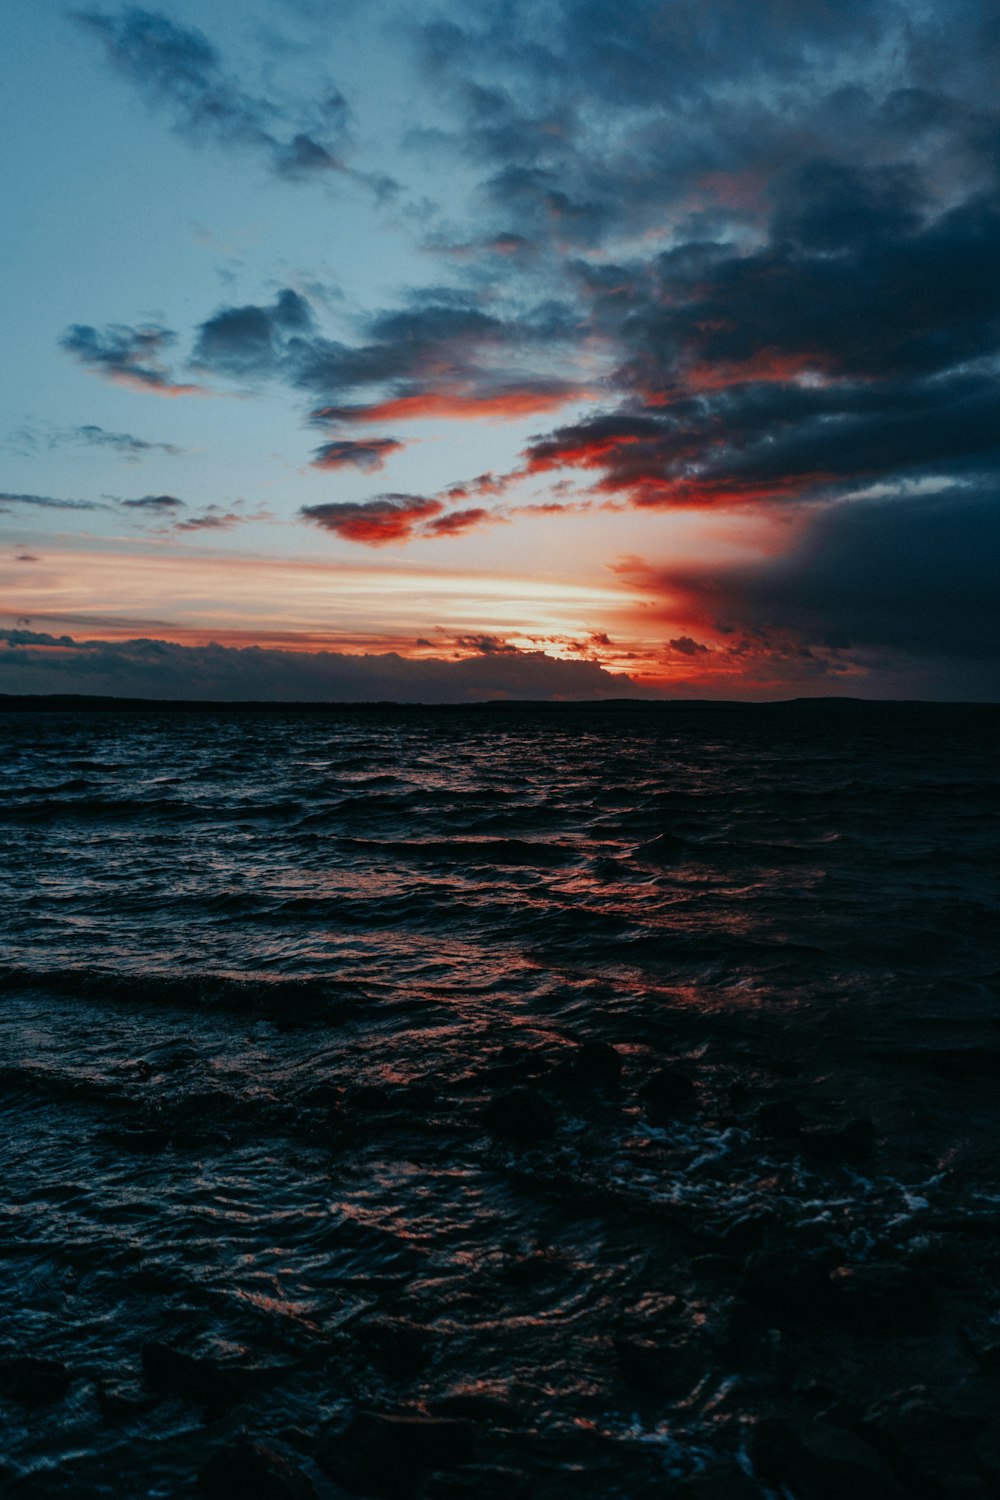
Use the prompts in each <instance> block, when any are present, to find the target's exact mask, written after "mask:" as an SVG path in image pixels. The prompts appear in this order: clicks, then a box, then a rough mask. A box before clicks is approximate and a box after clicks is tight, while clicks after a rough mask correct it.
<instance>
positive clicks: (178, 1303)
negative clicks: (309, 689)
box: [0, 702, 1000, 1500]
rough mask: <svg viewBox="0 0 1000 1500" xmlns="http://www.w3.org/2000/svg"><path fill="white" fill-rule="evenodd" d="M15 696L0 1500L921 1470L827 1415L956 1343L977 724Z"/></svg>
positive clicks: (964, 712) (902, 1475) (972, 1108)
mask: <svg viewBox="0 0 1000 1500" xmlns="http://www.w3.org/2000/svg"><path fill="white" fill-rule="evenodd" d="M17 709H18V706H17V705H12V706H11V708H10V709H9V711H7V712H0V747H2V759H0V850H2V853H0V1114H2V1126H3V1129H2V1137H0V1434H2V1436H0V1452H2V1464H3V1467H2V1469H0V1475H5V1476H6V1482H7V1484H8V1485H9V1487H10V1492H11V1493H12V1494H21V1493H24V1494H30V1495H40V1496H55V1495H66V1496H74V1497H89V1496H95V1497H96V1496H119V1495H124V1496H157V1497H174V1496H182V1495H188V1494H194V1493H196V1490H195V1482H196V1476H197V1475H198V1473H199V1472H200V1471H202V1470H203V1468H204V1466H205V1464H206V1463H208V1462H209V1461H210V1460H211V1459H212V1457H213V1455H218V1454H220V1453H222V1454H223V1455H224V1456H225V1454H227V1453H231V1452H232V1451H234V1450H232V1449H231V1445H232V1443H233V1442H234V1441H235V1440H236V1438H237V1437H238V1435H240V1434H246V1435H248V1436H249V1438H251V1439H253V1440H254V1441H257V1442H259V1443H262V1444H264V1445H266V1446H268V1447H269V1448H270V1449H271V1451H272V1458H271V1459H269V1460H267V1462H273V1463H275V1464H277V1465H278V1467H279V1468H280V1469H281V1474H282V1475H283V1476H284V1480H285V1481H287V1483H288V1484H289V1485H292V1486H293V1487H292V1488H288V1489H287V1490H281V1489H280V1488H279V1489H275V1490H274V1491H273V1493H274V1494H285V1493H287V1494H289V1495H291V1494H293V1493H301V1494H303V1495H304V1494H309V1493H313V1492H315V1493H316V1494H318V1495H320V1496H324V1497H337V1496H341V1495H343V1494H368V1493H374V1494H385V1495H394V1494H401V1495H409V1494H416V1493H419V1494H420V1495H421V1496H424V1495H426V1496H428V1497H432V1500H437V1497H445V1500H452V1497H456V1496H463V1495H472V1494H479V1495H483V1496H486V1497H487V1500H489V1497H490V1496H496V1497H498V1500H504V1497H508V1500H513V1497H515V1496H517V1495H522V1494H528V1493H529V1492H531V1491H532V1489H533V1492H534V1493H535V1494H536V1495H537V1496H539V1497H546V1496H549V1495H552V1496H562V1495H566V1496H570V1495H573V1496H580V1495H588V1496H589V1495H594V1496H607V1497H616V1496H620V1497H623V1500H624V1497H630V1500H638V1497H643V1496H646V1495H650V1496H652V1495H657V1496H659V1495H673V1494H678V1495H681V1494H683V1495H689V1494H690V1495H695V1494H697V1495H705V1496H708V1495H710V1494H711V1495H716V1494H717V1495H719V1496H722V1495H725V1496H727V1497H730V1496H731V1497H733V1500H740V1497H741V1496H743V1495H744V1494H745V1495H747V1496H753V1495H761V1496H768V1495H770V1496H783V1495H784V1496H791V1497H793V1500H802V1497H805V1500H811V1497H812V1496H813V1495H814V1494H815V1495H820V1496H823V1497H825V1496H826V1495H827V1494H828V1493H829V1494H835V1493H836V1494H846V1493H849V1492H850V1483H849V1482H848V1481H838V1483H841V1488H840V1489H839V1490H836V1489H835V1490H827V1489H824V1488H823V1487H822V1484H823V1481H822V1480H817V1478H816V1469H815V1465H814V1466H813V1469H810V1468H809V1464H808V1463H807V1462H806V1463H805V1468H803V1463H804V1462H805V1461H804V1460H803V1459H802V1457H801V1452H800V1451H799V1449H801V1447H802V1444H803V1443H804V1442H805V1441H806V1440H805V1438H802V1437H801V1433H802V1432H803V1431H804V1430H805V1428H804V1427H803V1426H802V1425H801V1424H803V1423H804V1422H805V1421H806V1419H807V1418H808V1417H809V1416H810V1413H812V1415H813V1416H815V1415H816V1413H817V1412H820V1415H821V1417H822V1423H821V1426H822V1425H823V1424H825V1425H826V1428H830V1427H831V1424H832V1429H833V1430H834V1432H841V1433H842V1434H844V1435H845V1436H844V1442H845V1443H847V1444H848V1448H849V1447H850V1444H849V1443H848V1435H849V1436H850V1442H852V1443H855V1444H859V1443H860V1444H861V1445H862V1446H863V1447H865V1448H866V1451H868V1450H870V1453H871V1454H872V1455H873V1457H872V1458H871V1462H872V1464H873V1465H874V1464H875V1463H876V1459H877V1460H878V1462H880V1463H883V1464H888V1465H889V1470H891V1474H892V1476H893V1482H894V1483H897V1484H898V1485H899V1486H900V1488H899V1490H898V1493H899V1494H903V1495H905V1494H921V1495H923V1494H927V1495H937V1494H938V1493H940V1494H941V1495H950V1494H952V1493H954V1494H958V1493H959V1490H958V1489H954V1490H952V1489H949V1488H947V1485H946V1484H945V1481H944V1480H942V1481H941V1484H942V1486H943V1487H942V1488H940V1489H935V1488H934V1487H933V1484H934V1482H936V1481H933V1478H932V1481H927V1479H926V1474H927V1472H930V1473H931V1475H932V1476H933V1474H934V1472H935V1471H934V1469H933V1464H931V1467H930V1469H929V1470H928V1468H927V1461H925V1462H924V1463H923V1468H922V1469H921V1466H920V1464H918V1463H917V1461H916V1460H915V1459H914V1458H913V1456H912V1453H909V1454H908V1450H907V1449H906V1445H905V1443H904V1442H903V1440H902V1439H901V1438H899V1439H891V1438H890V1439H887V1438H886V1437H885V1432H884V1431H883V1430H882V1429H878V1430H877V1431H876V1429H875V1428H873V1426H872V1424H873V1423H874V1422H876V1419H875V1418H873V1417H872V1416H871V1411H872V1410H874V1409H875V1408H876V1407H877V1404H878V1402H879V1401H880V1400H881V1401H884V1400H885V1399H886V1398H887V1397H891V1396H892V1395H893V1392H894V1391H896V1390H897V1388H898V1387H899V1386H904V1387H908V1386H923V1387H924V1388H925V1389H926V1390H928V1391H929V1392H930V1396H929V1397H928V1399H933V1400H934V1401H935V1402H937V1401H941V1402H944V1403H945V1404H946V1403H947V1400H948V1399H949V1396H948V1393H949V1392H953V1391H954V1390H955V1389H958V1388H961V1389H963V1390H969V1391H972V1393H973V1396H975V1398H976V1399H977V1400H980V1401H982V1402H986V1397H987V1396H988V1395H989V1392H990V1391H991V1390H994V1385H995V1382H996V1369H997V1367H998V1366H1000V1357H994V1356H996V1351H998V1350H1000V1266H998V1258H1000V1257H998V1251H1000V1236H998V1227H1000V1226H998V1218H1000V1184H998V1183H997V1181H996V1165H995V1163H996V1143H997V1123H998V1118H997V1095H998V1090H997V1079H998V1077H1000V1004H998V982H1000V922H998V920H997V913H998V907H1000V755H998V741H1000V734H998V731H1000V709H997V708H991V707H988V706H984V707H963V706H944V705H942V706H921V705H905V704H900V705H891V704H890V705H873V704H858V703H849V702H848V703H835V702H825V703H824V702H803V703H798V704H791V705H776V706H739V705H707V704H700V705H699V704H673V705H671V704H665V705H638V704H625V703H622V704H608V705H604V706H581V705H554V706H547V707H543V706H539V707H536V706H517V705H506V706H504V705H483V706H479V707H474V708H467V709H452V708H448V709H444V708H442V709H431V708H427V709H419V708H393V707H384V708H383V707H377V708H367V709H366V708H329V709H309V708H289V709H284V708H259V709H255V710H252V709H246V710H243V709H239V708H221V709H206V708H203V709H194V708H191V709H185V708H171V707H162V706H161V707H155V706H154V707H145V708H132V709H128V708H122V707H117V708H116V707H112V706H108V707H105V708H103V709H95V710H93V711H69V710H64V711H43V710H41V709H39V708H37V707H35V708H26V707H24V706H23V705H22V706H21V707H20V709H19V710H18V711H15V710H17ZM611 1049H614V1050H613V1051H612V1050H611ZM619 1065H620V1068H621V1075H620V1078H619V1076H618V1068H619ZM663 1069H666V1070H667V1072H666V1074H665V1075H663V1074H662V1072H661V1070H663ZM664 1079H665V1081H664ZM657 1080H659V1083H657ZM783 1111H784V1114H783V1113H782V1112H783ZM859 1122H860V1124H859ZM845 1127H850V1128H849V1129H846V1133H845ZM852 1131H853V1134H852ZM866 1131H867V1132H868V1133H869V1135H870V1136H871V1139H869V1138H868V1136H866ZM824 1132H825V1134H824ZM803 1268H805V1269H803ZM769 1276H770V1281H769V1280H768V1277H769ZM802 1276H807V1280H808V1277H809V1276H811V1277H813V1281H811V1282H808V1285H806V1284H805V1283H803V1286H804V1288H805V1289H804V1291H803V1294H802V1297H801V1298H800V1301H796V1300H795V1299H796V1297H798V1296H799V1291H800V1290H802V1289H800V1288H799V1287H798V1282H797V1281H796V1277H800V1278H801V1277H802ZM831 1277H832V1278H833V1279H832V1280H831V1279H830V1278H831ZM838 1277H839V1280H838V1279H837V1278H838ZM879 1277H881V1278H882V1281H881V1282H880V1281H879ZM817 1278H818V1279H817ZM845 1278H846V1279H845ZM852 1278H853V1280H852ZM872 1278H874V1280H873V1279H872ZM970 1278H971V1279H970ZM821 1283H822V1285H821ZM810 1286H811V1287H812V1288H813V1291H812V1293H810V1291H809V1287H810ZM820 1286H821V1290H820V1291H816V1287H820ZM831 1287H833V1288H835V1289H836V1297H835V1298H834V1293H833V1292H832V1291H830V1288H831ZM842 1287H846V1288H847V1290H846V1291H842V1290H841V1288H842ZM873 1287H874V1291H873V1290H872V1289H873ZM769 1288H770V1289H769ZM776 1288H777V1289H776ZM880 1288H881V1290H880ZM810 1296H812V1297H813V1301H812V1302H811V1303H810V1300H809V1299H810ZM831 1298H833V1299H834V1300H830V1299H831ZM852 1298H853V1300H852ZM859 1298H860V1300H859ZM866 1298H867V1301H866ZM837 1299H840V1300H837ZM894 1299H895V1300H894ZM800 1303H801V1305H800ZM885 1307H890V1308H895V1309H897V1311H896V1312H892V1311H890V1313H889V1314H888V1315H886V1316H883V1312H884V1309H885ZM859 1309H860V1311H859ZM970 1327H971V1328H972V1329H973V1332H972V1333H969V1332H968V1330H969V1328H970ZM962 1330H965V1332H963V1331H962ZM994 1334H995V1335H996V1339H995V1348H994V1356H990V1355H989V1354H988V1352H987V1353H983V1352H982V1349H983V1348H986V1347H987V1345H988V1344H989V1339H990V1338H991V1337H993V1335H994ZM977 1340H978V1341H979V1342H977ZM983 1340H985V1341H986V1343H983ZM980 1345H982V1348H981V1347H980ZM164 1351H166V1352H164ZM991 1358H994V1363H993V1364H991V1363H990V1359H991ZM42 1362H48V1363H42ZM991 1372H992V1373H991ZM991 1381H992V1382H994V1384H993V1385H991V1384H990V1382H991ZM817 1391H818V1392H819V1394H817ZM984 1393H985V1394H984ZM994 1394H995V1390H994ZM971 1399H972V1397H970V1400H971ZM824 1402H825V1404H824ZM810 1403H812V1405H810ZM852 1403H853V1404H852ZM987 1405H988V1403H987ZM984 1409H985V1407H984ZM977 1410H978V1408H977ZM845 1412H846V1415H845ZM372 1413H374V1414H375V1415H374V1417H372V1416H371V1414H372ZM359 1414H360V1415H359ZM366 1414H368V1415H366ZM400 1414H403V1415H409V1416H411V1417H417V1418H421V1419H422V1418H425V1417H427V1416H428V1415H429V1416H435V1417H437V1418H438V1419H439V1421H438V1422H437V1423H436V1424H434V1423H429V1424H428V1423H425V1426H424V1428H423V1429H421V1433H422V1435H421V1433H418V1434H417V1437H416V1438H415V1437H414V1435H413V1433H414V1430H415V1428H416V1427H419V1422H418V1423H416V1424H413V1425H412V1426H411V1427H409V1428H405V1431H404V1428H402V1427H401V1428H400V1429H399V1431H400V1432H401V1433H403V1438H401V1439H400V1441H403V1440H404V1439H405V1443H407V1444H411V1446H412V1445H415V1446H412V1455H413V1456H408V1457H407V1458H406V1461H405V1464H404V1465H403V1468H402V1469H400V1468H399V1467H398V1466H397V1468H393V1466H392V1463H391V1462H390V1461H389V1460H387V1459H385V1457H384V1454H383V1455H381V1456H380V1455H379V1453H378V1452H377V1451H376V1452H373V1451H371V1450H372V1443H373V1441H374V1442H375V1445H376V1448H377V1446H378V1441H379V1439H378V1433H379V1432H380V1431H381V1429H379V1428H378V1419H379V1418H384V1417H397V1416H399V1415H400ZM984 1420H985V1421H986V1426H985V1427H983V1426H982V1424H981V1426H980V1428H977V1429H976V1431H977V1432H978V1431H986V1432H987V1433H989V1432H991V1431H992V1429H991V1428H989V1425H988V1420H987V1419H984ZM365 1422H367V1423H368V1428H365V1427H364V1424H365ZM373 1423H374V1426H373V1425H372V1424H373ZM838 1423H839V1424H840V1425H839V1427H838V1426H837V1424H838ZM768 1424H769V1425H768ZM782 1424H784V1426H782ZM404 1425H405V1424H404ZM890 1426H891V1424H890ZM876 1427H877V1423H876ZM883 1428H885V1423H884V1422H883ZM392 1430H393V1429H392V1428H391V1426H389V1427H386V1428H385V1431H388V1432H390V1433H391V1432H392ZM887 1430H888V1429H887ZM892 1430H893V1431H894V1430H895V1429H892ZM969 1430H970V1429H968V1428H965V1429H963V1434H964V1436H963V1440H962V1446H963V1452H964V1453H965V1454H966V1458H963V1460H962V1463H966V1462H967V1463H968V1464H970V1465H971V1468H970V1469H969V1471H968V1474H967V1475H966V1478H967V1479H968V1486H967V1487H966V1488H964V1489H962V1490H961V1493H962V1494H963V1495H969V1496H975V1495H977V1494H979V1493H982V1494H984V1495H989V1494H996V1493H998V1489H997V1483H998V1480H997V1474H998V1473H1000V1465H998V1466H997V1467H996V1469H995V1470H991V1468H990V1464H991V1462H992V1460H991V1459H990V1458H989V1454H988V1452H987V1456H986V1457H983V1456H982V1453H981V1452H979V1450H977V1449H975V1443H974V1442H973V1441H972V1440H971V1439H970V1438H969V1436H968V1432H969ZM775 1431H777V1433H778V1436H777V1437H776V1436H775ZM873 1431H876V1437H872V1432H873ZM372 1432H375V1433H376V1439H372V1436H371V1434H372ZM762 1432H763V1433H764V1434H765V1438H762V1437H761V1433H762ZM782 1433H784V1437H782ZM789 1433H790V1434H791V1436H789ZM878 1433H881V1436H878ZM366 1434H367V1435H366ZM859 1434H860V1436H859ZM876 1438H877V1441H876ZM810 1441H811V1439H810ZM894 1442H895V1444H896V1446H895V1447H894V1446H893V1443H894ZM796 1443H798V1444H799V1448H796V1446H795V1445H796ZM366 1444H367V1447H366ZM422 1444H423V1445H424V1446H421V1445H422ZM941 1444H943V1445H944V1446H943V1448H941V1450H940V1451H942V1452H948V1451H950V1450H948V1448H947V1440H946V1438H941ZM404 1446H405V1444H404ZM834 1447H836V1442H834ZM939 1447H940V1445H939ZM974 1450H975V1451H974ZM400 1451H402V1450H400ZM956 1451H957V1450H956ZM254 1452H255V1453H256V1454H257V1458H256V1459H254V1460H253V1461H259V1462H264V1460H261V1459H260V1455H259V1451H258V1450H254ZM410 1453H411V1449H410V1448H409V1447H408V1448H406V1454H407V1455H410ZM969 1454H972V1457H971V1458H970V1457H968V1455H969ZM274 1455H276V1456H277V1457H274ZM789 1455H791V1456H789ZM245 1458H246V1452H245V1450H244V1459H245ZM247 1461H248V1462H250V1460H247ZM222 1462H223V1464H224V1462H225V1457H223V1460H222ZM233 1462H235V1460H233ZM957 1463H958V1460H957V1459H954V1460H952V1459H949V1460H948V1465H950V1467H948V1465H946V1467H948V1472H949V1473H952V1472H955V1465H956V1464H957ZM281 1465H285V1467H284V1468H281ZM470 1465H471V1466H472V1467H471V1468H470ZM908 1465H909V1466H910V1467H909V1468H908V1467H907V1466H908ZM477 1466H485V1468H484V1467H477ZM959 1467H960V1468H961V1466H959ZM404 1470H405V1472H404ZM918 1470H920V1472H921V1473H922V1474H923V1476H924V1477H922V1478H921V1479H920V1483H921V1484H924V1485H926V1484H928V1483H930V1486H931V1487H930V1488H913V1487H908V1486H910V1485H911V1480H910V1479H907V1475H908V1474H909V1475H911V1479H912V1474H913V1473H916V1472H917V1471H918ZM887 1472H888V1470H887ZM803 1474H804V1475H805V1477H804V1478H803ZM962 1474H965V1470H964V1469H961V1472H960V1477H961V1475H962ZM991 1474H992V1476H993V1477H991ZM289 1476H294V1479H293V1478H292V1477H289ZM300 1479H301V1482H302V1484H303V1485H304V1486H307V1485H309V1484H311V1485H312V1486H313V1487H314V1491H313V1490H308V1489H307V1488H303V1489H302V1490H301V1491H299V1490H295V1489H294V1485H295V1484H297V1483H298V1482H299V1480H300ZM213 1482H215V1483H216V1485H217V1488H216V1489H212V1488H211V1485H212V1483H213ZM916 1482H917V1481H916V1480H912V1483H913V1484H916ZM2 1483H3V1480H2V1479H0V1484H2ZM274 1483H275V1484H277V1483H278V1480H274ZM203 1484H204V1485H205V1486H207V1487H208V1490H209V1491H210V1492H211V1493H218V1494H224V1493H226V1486H225V1482H222V1487H221V1488H218V1484H219V1481H218V1480H216V1481H213V1480H212V1479H211V1477H209V1478H208V1479H206V1480H204V1481H203ZM845 1484H846V1485H847V1487H844V1485H845ZM713 1485H715V1486H716V1487H715V1488H712V1486H713ZM817 1485H819V1488H816V1486H817ZM976 1485H979V1486H980V1489H977V1488H976ZM463 1486H464V1487H463ZM491 1486H492V1488H491ZM232 1493H236V1489H235V1488H233V1490H232ZM243 1493H244V1494H246V1493H247V1490H246V1487H245V1485H244V1487H243ZM261 1493H265V1491H264V1490H262V1491H261ZM864 1493H867V1491H864ZM872 1493H875V1491H874V1490H873V1491H872ZM879 1493H882V1492H879ZM884 1493H885V1494H886V1495H891V1494H893V1493H896V1491H893V1490H892V1488H891V1487H890V1486H889V1484H888V1481H886V1487H885V1488H884Z"/></svg>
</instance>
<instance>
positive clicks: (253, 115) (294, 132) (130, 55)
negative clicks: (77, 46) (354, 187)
mask: <svg viewBox="0 0 1000 1500" xmlns="http://www.w3.org/2000/svg"><path fill="white" fill-rule="evenodd" d="M74 19H75V20H76V21H77V22H78V23H79V24H80V25H81V26H82V27H83V28H84V29H85V30H86V31H88V32H90V33H91V34H92V35H94V36H96V37H97V38H99V40H100V41H101V42H102V43H103V45H104V48H105V52H106V55H107V57H108V60H109V61H110V62H111V63H112V65H113V66H114V67H115V68H116V69H117V70H118V71H119V72H120V73H122V74H123V75H124V76H125V77H126V78H127V79H128V80H129V81H130V82H131V83H132V84H134V85H135V87H136V88H137V89H138V90H139V93H140V94H141V95H142V97H143V98H144V99H145V100H146V102H147V103H148V104H150V105H152V106H153V107H157V108H164V109H166V110H168V111H169V113H170V114H171V116H172V118H173V123H174V129H175V130H176V131H177V132H178V134H180V135H182V136H185V137H186V138H187V139H188V140H190V141H193V142H194V143H195V144H203V143H211V144H215V145H221V146H225V147H228V148H230V149H236V150H248V151H251V152H253V153H255V154H257V155H259V156H260V157H261V159H262V160H263V161H264V162H265V163H266V165H267V166H268V167H269V168H270V170H271V171H272V172H275V173H276V174H277V175H278V176H280V177H285V178H290V179H296V178H307V177H314V176H315V175H316V174H318V173H329V172H339V171H343V170H344V163H343V160H342V155H341V153H342V151H343V148H344V146H345V144H346V130H347V121H348V117H349V111H348V108H347V104H346V102H345V100H344V98H343V96H342V94H341V93H340V92H339V90H337V89H336V88H333V87H330V88H328V89H327V91H326V92H325V94H323V95H322V96H320V97H319V98H315V99H311V100H309V102H308V103H303V102H302V101H296V102H294V103H288V102H286V101H278V100H276V99H273V98H266V97H262V96H260V95H254V94H251V93H249V92H247V90H246V89H244V88H243V87H242V85H241V84H240V82H239V80H238V79H237V78H235V77H234V76H233V74H232V73H230V72H228V71H227V70H226V68H225V67H224V66H223V63H222V60H221V58H220V56H219V53H218V52H217V51H216V49H215V47H213V45H212V43H211V42H210V41H209V40H208V38H207V37H206V36H205V35H204V34H203V33H202V32H200V31H197V30H195V29H194V28H192V27H185V26H179V25H177V24H176V23H175V22H173V21H171V20H170V19H169V17H167V16H164V15H160V14H158V13H156V12H154V11H148V10H143V9H140V8H139V7H137V6H127V7H126V8H125V9H123V10H121V11H119V12H118V13H117V14H114V15H112V14H106V13H102V12H98V11H80V12H76V13H75V15H74Z"/></svg>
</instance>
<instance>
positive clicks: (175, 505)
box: [119, 495, 185, 515]
mask: <svg viewBox="0 0 1000 1500" xmlns="http://www.w3.org/2000/svg"><path fill="white" fill-rule="evenodd" d="M119 503H120V504H121V505H124V506H127V507H128V509H129V510H146V511H152V512H153V513H154V514H155V515H173V514H174V513H175V512H176V511H178V510H183V509H184V505H185V502H184V501H183V500H178V499H177V496H176V495H142V496H141V497H140V498H139V499H138V500H122V501H120V502H119Z"/></svg>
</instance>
